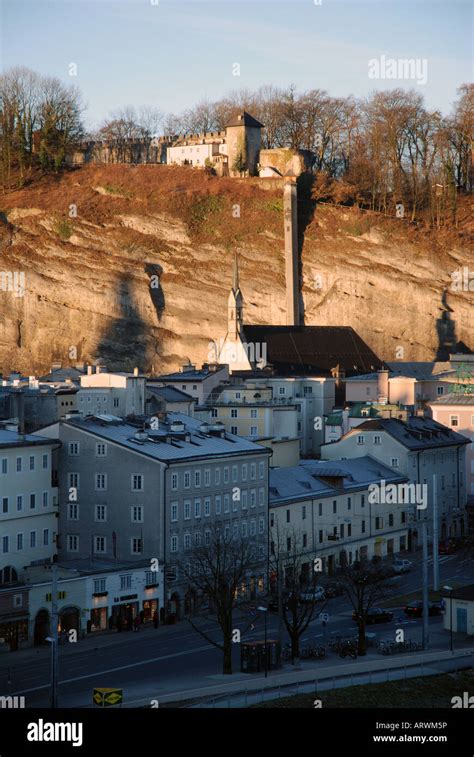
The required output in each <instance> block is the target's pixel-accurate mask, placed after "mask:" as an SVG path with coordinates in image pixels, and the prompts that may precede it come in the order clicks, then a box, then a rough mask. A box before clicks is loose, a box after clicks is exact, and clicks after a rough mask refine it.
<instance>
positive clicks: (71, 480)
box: [67, 473, 79, 489]
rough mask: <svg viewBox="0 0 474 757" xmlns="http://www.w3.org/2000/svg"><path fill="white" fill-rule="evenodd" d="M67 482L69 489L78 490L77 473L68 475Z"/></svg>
mask: <svg viewBox="0 0 474 757" xmlns="http://www.w3.org/2000/svg"><path fill="white" fill-rule="evenodd" d="M67 480H68V488H69V489H79V473H68V474H67Z"/></svg>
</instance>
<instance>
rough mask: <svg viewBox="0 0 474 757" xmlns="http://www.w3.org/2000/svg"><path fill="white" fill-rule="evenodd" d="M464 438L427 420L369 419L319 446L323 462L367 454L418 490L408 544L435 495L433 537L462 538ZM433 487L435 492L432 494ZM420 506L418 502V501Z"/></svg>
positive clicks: (428, 515)
mask: <svg viewBox="0 0 474 757" xmlns="http://www.w3.org/2000/svg"><path fill="white" fill-rule="evenodd" d="M468 444H469V439H466V437H465V436H462V435H461V434H459V433H457V432H455V431H453V430H452V429H448V428H446V427H445V426H443V425H441V424H440V423H437V422H436V421H434V420H432V419H430V418H420V417H414V416H411V417H409V418H408V419H407V420H406V421H403V420H399V419H395V418H382V419H372V420H369V421H365V422H364V423H362V424H360V425H359V426H357V428H354V429H352V430H350V431H348V432H347V433H346V434H345V435H344V436H343V437H342V438H341V439H339V441H337V442H333V443H331V444H325V445H323V446H322V447H321V457H322V459H324V460H339V459H341V458H342V459H352V458H360V457H365V456H367V455H370V456H371V457H374V458H376V459H377V460H379V461H380V462H381V463H383V464H384V465H386V466H388V467H390V468H392V469H393V470H394V471H397V472H399V473H400V474H401V475H403V476H406V477H407V478H408V479H409V480H410V482H411V483H413V484H415V485H420V486H421V487H422V488H421V489H418V490H415V489H412V490H411V493H410V496H411V497H412V498H414V497H415V494H414V492H415V491H418V492H419V493H420V494H421V495H423V497H424V498H425V501H426V504H425V506H424V507H419V506H418V505H419V504H420V503H419V502H418V501H412V502H411V508H412V511H411V518H410V520H411V522H412V527H411V530H410V540H413V543H412V541H411V542H410V546H415V545H416V542H417V540H418V539H419V536H420V535H419V533H418V531H419V521H420V520H421V519H425V518H428V519H432V517H433V496H434V494H435V495H436V497H437V507H438V517H439V536H440V538H441V539H443V538H446V537H447V536H456V535H460V534H463V533H464V532H465V527H466V511H465V506H466V498H467V490H466V476H465V461H466V446H467V445H468ZM435 487H436V491H434V489H435ZM421 504H423V503H421Z"/></svg>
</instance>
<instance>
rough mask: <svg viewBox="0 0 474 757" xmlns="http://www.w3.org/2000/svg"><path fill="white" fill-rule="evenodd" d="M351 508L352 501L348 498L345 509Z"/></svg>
mask: <svg viewBox="0 0 474 757" xmlns="http://www.w3.org/2000/svg"><path fill="white" fill-rule="evenodd" d="M351 507H352V500H351V498H350V497H348V498H347V509H348V510H350V509H351Z"/></svg>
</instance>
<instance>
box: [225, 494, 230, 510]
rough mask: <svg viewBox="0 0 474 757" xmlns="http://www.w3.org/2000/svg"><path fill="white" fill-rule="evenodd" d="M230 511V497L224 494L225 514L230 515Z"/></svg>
mask: <svg viewBox="0 0 474 757" xmlns="http://www.w3.org/2000/svg"><path fill="white" fill-rule="evenodd" d="M229 510H230V495H229V494H224V512H225V513H228V512H229Z"/></svg>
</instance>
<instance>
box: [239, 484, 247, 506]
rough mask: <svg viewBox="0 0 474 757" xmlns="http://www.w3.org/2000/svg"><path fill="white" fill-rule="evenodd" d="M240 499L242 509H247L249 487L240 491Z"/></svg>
mask: <svg viewBox="0 0 474 757" xmlns="http://www.w3.org/2000/svg"><path fill="white" fill-rule="evenodd" d="M240 501H241V503H242V510H246V509H247V506H248V492H247V489H242V490H241V492H240Z"/></svg>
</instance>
